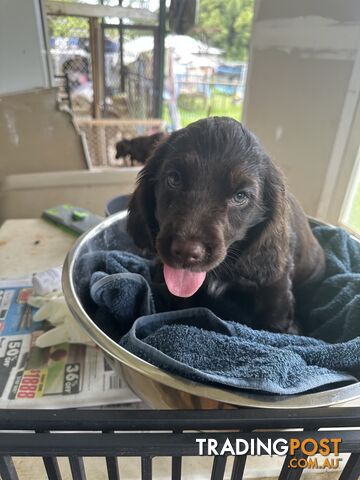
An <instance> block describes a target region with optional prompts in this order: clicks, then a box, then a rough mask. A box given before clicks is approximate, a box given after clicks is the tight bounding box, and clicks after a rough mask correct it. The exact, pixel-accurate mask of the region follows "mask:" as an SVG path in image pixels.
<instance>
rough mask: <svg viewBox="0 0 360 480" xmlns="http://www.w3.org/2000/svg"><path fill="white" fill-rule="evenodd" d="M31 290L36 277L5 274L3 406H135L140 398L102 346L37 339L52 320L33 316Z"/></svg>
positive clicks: (0, 294) (1, 290) (0, 295)
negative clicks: (41, 345) (45, 342)
mask: <svg viewBox="0 0 360 480" xmlns="http://www.w3.org/2000/svg"><path fill="white" fill-rule="evenodd" d="M31 293H32V281H31V278H21V279H16V280H0V408H72V407H80V406H81V407H91V406H99V405H104V406H106V405H114V404H116V405H119V406H121V405H124V407H125V404H126V408H136V404H138V403H139V402H140V400H139V398H138V397H136V396H135V394H134V393H132V392H131V390H130V389H129V388H128V387H127V385H126V384H125V382H124V380H123V379H122V378H121V376H119V375H118V374H117V373H115V372H114V371H113V370H112V368H111V367H110V365H109V364H108V362H107V361H106V359H105V357H104V354H103V353H102V351H101V350H100V349H99V348H98V347H90V346H85V345H80V344H70V343H62V344H59V345H54V346H52V347H48V348H39V347H37V346H36V345H35V340H36V338H37V337H38V336H39V335H41V334H42V333H43V332H44V329H48V328H49V326H48V325H47V322H33V320H32V319H33V315H34V312H35V311H36V309H34V308H33V307H31V306H30V305H28V304H27V300H28V298H29V296H30V295H31Z"/></svg>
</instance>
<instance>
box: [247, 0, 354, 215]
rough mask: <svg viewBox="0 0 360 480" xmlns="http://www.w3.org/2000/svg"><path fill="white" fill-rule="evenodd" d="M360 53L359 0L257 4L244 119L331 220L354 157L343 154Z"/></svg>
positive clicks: (301, 194)
mask: <svg viewBox="0 0 360 480" xmlns="http://www.w3.org/2000/svg"><path fill="white" fill-rule="evenodd" d="M359 51H360V7H359V0H341V1H338V0H257V2H256V11H255V20H254V25H253V36H252V40H251V56H250V65H249V74H248V83H247V90H246V98H245V105H244V117H243V120H244V123H245V124H246V125H247V126H248V127H249V128H250V129H251V130H253V131H254V132H255V134H257V136H258V137H259V138H260V140H261V141H262V143H263V144H264V146H265V148H266V149H267V151H268V152H269V153H270V155H271V156H272V157H273V159H274V160H275V161H276V162H277V163H278V164H279V165H280V166H281V167H282V169H283V170H284V171H285V174H286V176H287V178H288V183H289V186H290V189H291V190H292V191H293V192H294V193H295V195H296V196H297V197H298V199H299V200H300V202H301V203H302V205H303V207H304V208H305V210H306V211H307V212H308V213H309V214H310V215H314V216H321V217H322V218H323V219H325V220H328V221H331V222H336V221H337V220H338V216H339V211H340V208H341V202H342V199H343V198H344V196H345V192H346V187H347V184H348V182H349V175H350V174H351V167H352V165H351V164H353V162H354V161H355V155H352V154H347V153H346V152H347V151H349V148H348V146H349V145H348V144H349V141H350V140H349V139H351V138H352V139H354V135H353V129H354V125H355V119H356V115H357V112H356V108H357V107H356V103H357V102H358V99H359V87H360V81H358V78H359V73H360V70H359V66H360V62H359V59H360V54H359ZM358 138H359V137H358ZM353 150H355V149H354V148H353ZM331 179H332V183H333V184H332V185H330V183H331V182H330V183H329V181H330V180H331ZM329 185H330V186H331V188H328V187H329ZM340 186H341V188H339V187H340ZM324 189H325V190H326V192H325V193H326V195H324V191H325V190H324Z"/></svg>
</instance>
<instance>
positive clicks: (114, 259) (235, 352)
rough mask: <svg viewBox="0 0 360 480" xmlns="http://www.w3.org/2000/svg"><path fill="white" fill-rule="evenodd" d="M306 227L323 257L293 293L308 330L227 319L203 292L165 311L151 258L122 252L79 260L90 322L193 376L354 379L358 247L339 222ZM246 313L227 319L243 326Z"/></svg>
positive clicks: (307, 385) (214, 379) (359, 355)
mask: <svg viewBox="0 0 360 480" xmlns="http://www.w3.org/2000/svg"><path fill="white" fill-rule="evenodd" d="M314 233H315V235H316V236H317V238H318V239H319V241H320V243H321V244H322V245H323V248H324V250H325V254H326V262H327V263H326V274H325V278H324V280H321V281H319V282H317V283H314V284H312V285H310V286H308V287H307V288H304V289H303V290H302V291H301V292H297V295H298V298H299V301H298V305H299V306H298V309H297V314H298V317H299V318H300V319H301V322H302V324H303V326H304V328H305V331H306V333H309V334H310V335H311V336H309V337H308V336H293V335H285V334H275V333H270V332H266V331H256V330H253V329H251V328H250V327H248V326H246V325H243V324H240V323H238V322H233V321H229V320H231V315H232V312H234V308H236V307H234V305H232V306H231V308H227V309H226V308H225V305H224V303H220V304H219V305H214V303H212V304H211V302H210V301H209V302H207V301H206V299H204V297H202V300H204V303H203V304H201V305H199V307H198V308H191V309H186V310H178V311H172V312H166V311H164V310H166V305H164V303H163V302H162V296H161V288H162V287H163V286H162V285H158V284H156V283H155V282H153V281H152V278H153V263H152V262H151V261H149V260H146V259H143V258H141V257H139V256H137V255H135V254H132V253H128V252H124V251H107V252H105V251H97V252H89V253H87V254H85V255H84V256H83V257H82V259H81V262H83V265H84V268H85V265H86V268H87V269H89V265H91V266H92V268H93V270H92V272H93V273H92V275H91V278H90V296H91V299H92V301H93V302H94V303H95V305H96V308H95V311H94V314H95V321H96V322H97V323H98V324H99V326H100V327H101V328H103V329H104V330H105V332H106V333H108V334H109V335H110V336H112V338H114V339H115V340H117V341H120V344H121V345H122V346H123V347H125V348H127V349H128V350H129V351H131V352H133V353H134V354H136V355H138V356H139V357H141V358H143V359H145V360H147V361H148V362H150V363H152V364H154V365H157V366H159V367H161V368H163V369H165V370H167V371H170V372H172V373H175V374H178V375H182V376H185V377H187V378H190V379H193V380H196V381H202V382H207V383H209V382H210V383H214V384H221V385H226V386H231V387H236V388H242V389H249V390H258V391H262V392H269V393H278V394H294V393H301V392H306V391H309V390H313V389H318V388H320V387H322V388H324V386H325V385H329V384H332V385H333V384H339V383H340V382H342V384H343V383H344V382H345V383H351V382H354V381H356V379H359V380H360V336H359V335H360V329H359V328H360V325H359V322H360V245H359V244H358V243H357V242H356V241H354V240H352V239H351V237H350V236H349V235H348V234H347V233H346V232H344V231H343V230H341V229H334V228H331V227H316V228H315V229H314ZM204 305H205V306H209V305H211V307H214V308H212V310H214V311H216V314H217V315H218V316H217V315H215V314H214V313H213V312H212V311H210V310H209V309H207V308H202V307H203V306H204ZM226 307H228V306H226ZM222 311H224V314H221V312H222ZM248 313H249V312H248V311H247V310H244V311H241V312H240V315H237V316H236V318H244V323H248V324H251V322H249V318H248ZM220 316H221V317H222V318H223V319H221V318H219V317H220ZM233 318H234V317H233ZM224 319H226V321H225V320H224ZM124 334H125V335H124ZM121 337H122V338H121ZM312 337H316V338H312ZM355 337H357V338H355ZM120 338H121V339H120ZM329 342H331V343H329Z"/></svg>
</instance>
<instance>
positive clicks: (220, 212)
mask: <svg viewBox="0 0 360 480" xmlns="http://www.w3.org/2000/svg"><path fill="white" fill-rule="evenodd" d="M128 232H129V233H130V235H131V236H132V238H133V239H134V242H135V244H136V245H137V246H138V247H140V248H141V249H145V250H147V251H148V252H152V253H156V254H157V255H158V257H159V258H160V260H161V261H162V262H163V263H165V264H167V265H170V266H172V267H173V268H186V269H189V270H192V271H195V272H200V271H206V272H207V277H206V281H205V284H204V285H203V287H202V288H206V289H207V290H208V292H209V294H210V295H221V294H222V293H223V292H224V291H225V290H226V289H229V288H231V289H232V291H234V289H235V291H236V290H238V291H239V292H240V291H241V292H243V291H246V292H249V294H251V295H253V296H254V299H255V305H256V314H255V316H256V326H257V327H258V328H265V329H269V330H272V331H278V332H288V333H298V332H299V328H298V325H297V323H296V321H295V319H294V296H293V290H294V288H295V287H297V286H300V285H302V284H303V283H304V282H307V281H309V280H310V279H311V280H312V279H315V278H317V277H319V276H320V275H322V273H323V270H324V253H323V250H322V248H321V247H320V245H319V244H318V242H317V240H316V239H315V237H314V236H313V234H312V232H311V229H310V227H309V224H308V221H307V219H306V216H305V214H304V212H303V210H302V209H301V207H300V205H299V204H298V203H297V201H296V200H295V198H294V197H293V196H292V195H291V193H289V192H288V190H287V187H286V184H285V181H284V176H283V174H282V173H281V171H280V170H279V168H278V167H276V166H275V165H274V163H273V162H272V161H271V159H270V158H269V156H268V155H267V154H266V153H265V151H264V149H263V148H262V146H261V145H260V143H259V141H258V140H257V138H256V137H255V136H254V135H253V134H252V133H251V132H250V131H249V130H247V129H246V128H245V127H244V126H243V125H242V124H241V123H239V122H237V121H236V120H233V119H230V118H227V117H213V118H208V119H204V120H199V121H197V122H195V123H193V124H191V125H189V126H188V127H186V128H184V129H182V130H178V131H176V132H174V133H173V134H171V135H170V137H168V138H167V139H166V140H165V141H163V142H162V143H160V144H159V145H158V146H157V148H156V149H155V151H154V152H153V154H152V156H151V157H150V158H149V159H148V161H147V163H146V166H145V167H144V169H143V170H142V171H141V172H140V175H139V178H138V184H137V188H136V190H135V192H134V194H133V196H132V198H131V201H130V205H129V218H128ZM174 242H177V244H178V243H180V245H184V244H187V243H186V242H193V243H194V242H195V244H196V246H197V248H199V251H200V252H201V254H199V255H196V256H195V257H196V258H195V259H194V258H192V259H191V261H190V259H189V260H187V257H186V256H185V257H184V256H183V257H181V261H179V257H177V256H176V255H174V248H173V246H174ZM184 242H185V243H184ZM198 246H200V247H198ZM169 295H170V293H169Z"/></svg>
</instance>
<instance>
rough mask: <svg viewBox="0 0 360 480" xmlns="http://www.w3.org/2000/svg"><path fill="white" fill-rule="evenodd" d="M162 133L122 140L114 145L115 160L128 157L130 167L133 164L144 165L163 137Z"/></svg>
mask: <svg viewBox="0 0 360 480" xmlns="http://www.w3.org/2000/svg"><path fill="white" fill-rule="evenodd" d="M165 135H166V134H165V133H164V132H159V133H154V134H153V135H145V136H141V137H135V138H132V139H131V140H122V141H121V142H118V143H117V144H116V156H115V158H120V157H126V156H127V155H129V156H130V160H131V165H134V162H135V161H137V162H139V163H142V164H144V163H145V162H146V160H147V158H149V156H150V155H151V154H152V152H153V150H154V148H155V146H156V144H157V143H158V142H159V141H160V140H162V139H163V138H164V137H165Z"/></svg>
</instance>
